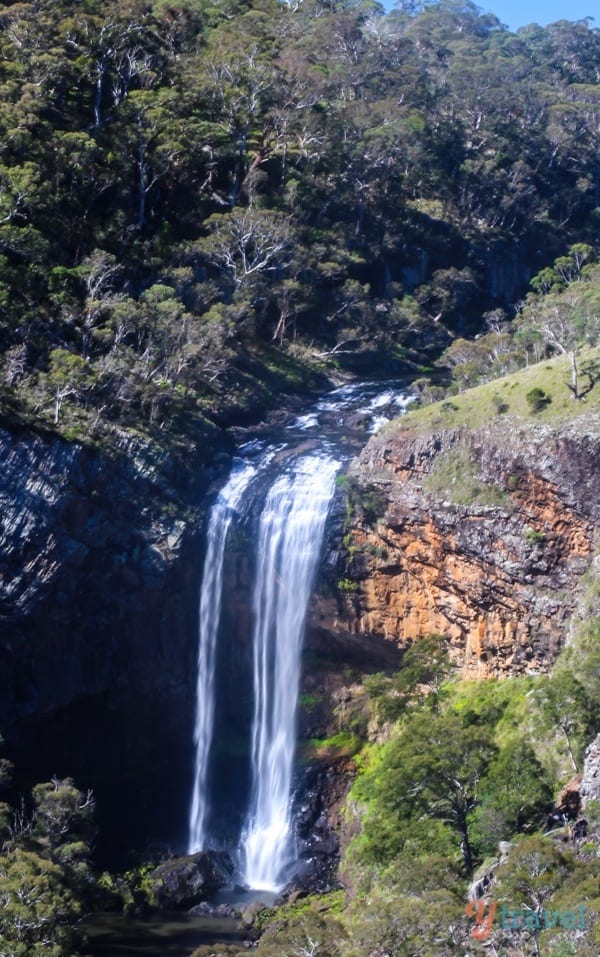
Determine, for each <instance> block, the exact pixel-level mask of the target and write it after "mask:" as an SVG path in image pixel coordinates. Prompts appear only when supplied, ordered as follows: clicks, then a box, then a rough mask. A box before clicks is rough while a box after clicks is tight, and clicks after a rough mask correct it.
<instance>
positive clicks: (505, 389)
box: [382, 348, 600, 434]
mask: <svg viewBox="0 0 600 957" xmlns="http://www.w3.org/2000/svg"><path fill="white" fill-rule="evenodd" d="M591 365H595V366H596V368H598V366H600V348H594V349H587V350H584V351H582V353H581V357H580V368H581V372H582V375H581V384H582V385H583V386H585V385H587V378H586V377H585V376H584V375H583V373H584V372H585V369H586V368H587V367H588V366H591ZM569 381H570V367H569V361H568V359H566V358H563V357H562V356H560V357H558V358H555V359H549V360H545V361H544V362H539V363H537V364H536V365H533V366H529V367H528V368H526V369H521V370H519V372H514V373H511V375H507V376H503V377H502V378H501V379H494V380H493V381H492V382H486V383H485V385H480V386H477V387H476V388H474V389H468V390H467V391H465V392H462V393H460V394H458V395H453V396H451V397H450V398H447V399H443V400H442V401H440V402H435V403H433V404H432V405H426V406H422V407H420V408H417V409H414V410H413V411H411V412H408V413H407V414H406V415H404V416H402V418H401V419H396V420H394V422H393V423H390V424H389V425H388V426H386V427H385V429H384V430H382V433H383V434H385V431H386V430H388V429H389V430H393V429H394V428H397V427H398V426H400V427H401V428H405V427H406V428H411V429H416V430H419V431H420V430H426V429H430V428H440V427H441V428H444V429H452V428H461V427H468V428H480V427H481V426H484V425H487V424H488V423H489V422H490V421H492V420H496V421H498V422H501V421H503V422H506V424H507V427H508V426H509V424H510V423H531V422H538V423H541V424H544V423H545V424H548V425H562V424H565V423H568V422H572V421H575V420H577V419H580V418H582V417H583V416H589V415H590V414H592V413H595V414H599V413H600V381H598V382H597V383H596V385H595V386H594V388H593V389H592V390H591V391H590V392H589V393H588V394H587V395H586V396H585V398H584V399H580V400H576V399H574V398H573V397H572V394H571V391H570V389H568V387H567V383H568V382H569ZM534 388H538V389H542V390H543V391H544V393H545V394H546V395H547V396H548V397H549V398H550V400H551V401H550V402H549V403H548V404H547V405H546V406H545V407H544V408H543V409H541V410H540V411H539V412H533V411H532V410H531V407H530V404H529V402H528V401H527V398H526V396H527V394H528V393H529V392H531V390H532V389H534ZM504 407H508V408H506V411H501V412H499V411H498V409H499V408H504Z"/></svg>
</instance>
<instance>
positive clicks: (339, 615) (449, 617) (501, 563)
mask: <svg viewBox="0 0 600 957" xmlns="http://www.w3.org/2000/svg"><path fill="white" fill-rule="evenodd" d="M595 425H596V423H594V422H593V421H591V420H590V419H588V420H587V424H586V425H585V426H584V425H583V424H578V423H577V422H575V423H573V424H571V425H570V426H569V427H565V428H563V429H559V430H553V429H551V428H550V427H542V426H538V425H531V424H530V425H523V426H522V427H521V428H518V429H517V428H513V427H512V426H511V428H510V430H507V431H503V429H502V425H496V424H490V426H489V427H485V428H482V429H478V430H474V431H471V430H468V429H463V430H450V431H445V430H443V429H435V428H430V429H421V430H419V431H418V430H415V429H412V428H410V427H407V426H406V425H404V424H403V423H402V421H400V422H399V423H396V424H394V425H392V426H390V427H388V428H387V429H384V430H383V431H382V432H381V433H380V434H379V435H377V436H376V437H374V438H372V439H371V440H370V441H369V443H368V444H367V445H366V447H365V449H364V451H363V452H362V454H361V455H360V456H359V457H358V459H357V460H355V462H354V464H353V466H352V468H351V472H350V474H351V479H350V481H351V483H356V486H357V488H355V490H354V492H353V494H351V495H350V498H349V502H350V505H349V510H348V512H349V513H348V516H347V518H346V523H345V529H344V530H343V533H340V534H339V535H338V539H341V541H338V543H337V544H338V546H339V547H338V551H337V552H336V551H335V546H334V550H333V551H332V553H331V554H330V562H329V571H328V574H327V580H328V584H329V591H330V593H329V594H327V593H326V592H327V588H325V589H322V593H321V595H320V597H319V598H318V600H317V601H316V602H315V605H314V608H313V616H312V633H313V641H314V642H315V644H316V645H317V646H318V645H320V646H321V648H322V649H323V648H326V647H327V643H328V641H333V642H339V641H340V640H341V639H342V637H343V636H346V638H347V641H348V642H350V643H351V642H354V643H356V642H357V641H358V642H360V645H361V647H362V649H363V656H364V657H363V660H368V656H369V652H368V649H369V645H370V643H371V642H372V643H373V646H374V647H376V648H379V647H380V646H381V642H382V640H383V641H385V642H386V643H388V644H389V645H391V646H393V647H395V648H399V649H402V648H403V647H406V646H407V645H409V644H411V643H412V642H413V641H415V640H417V639H418V638H420V637H423V636H425V635H428V634H432V633H441V634H444V635H447V636H448V639H449V641H450V643H451V647H452V649H453V652H454V656H455V658H456V660H457V661H458V662H459V663H460V664H461V666H462V669H463V673H464V675H465V676H469V677H486V676H500V675H507V674H511V675H513V674H520V673H532V672H537V671H546V670H548V669H549V667H550V666H551V664H552V662H553V661H554V659H555V657H556V655H557V653H558V651H559V649H560V647H561V645H562V644H563V643H564V641H565V637H566V632H567V628H568V622H569V618H570V615H571V613H572V611H573V609H574V607H575V604H576V601H577V595H578V586H579V583H580V581H581V577H582V575H583V573H584V572H585V570H586V569H587V568H588V566H589V563H590V560H591V557H592V554H593V549H594V540H595V535H596V530H597V527H598V521H599V519H600V503H599V501H598V495H597V487H598V477H599V475H600V439H599V437H598V431H597V429H596V432H595V434H594V433H593V431H592V430H593V428H594V426H595ZM505 428H506V427H505ZM361 500H362V501H363V502H365V501H367V502H369V501H370V502H371V503H372V505H371V511H376V512H378V514H377V515H371V516H366V515H365V511H364V508H363V509H361V508H360V505H358V507H354V506H353V504H352V503H353V501H354V502H355V503H360V501H361Z"/></svg>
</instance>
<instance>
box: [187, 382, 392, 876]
mask: <svg viewBox="0 0 600 957" xmlns="http://www.w3.org/2000/svg"><path fill="white" fill-rule="evenodd" d="M410 401H411V399H410V397H407V396H406V395H405V394H404V393H403V392H401V391H396V389H395V388H394V387H393V386H392V385H390V384H388V385H387V387H386V388H382V386H381V384H375V383H373V384H366V385H365V384H352V385H347V386H342V387H340V388H338V389H335V390H334V391H333V392H331V393H329V394H328V395H327V396H324V397H322V398H321V399H319V400H318V401H317V402H316V403H315V405H314V406H313V407H312V409H311V410H309V412H308V413H307V414H305V415H302V416H299V417H298V418H296V419H295V421H293V422H292V423H291V424H289V425H287V426H286V434H285V435H281V433H280V434H279V438H280V440H281V444H278V445H275V444H271V445H269V444H268V443H266V442H264V441H263V440H261V439H253V440H252V441H250V442H247V443H246V444H245V445H243V446H241V447H239V449H238V454H239V455H240V457H241V459H242V462H240V461H238V462H237V463H236V465H234V468H233V471H232V473H231V475H230V477H229V479H228V481H227V483H226V485H225V486H224V488H223V490H222V492H221V493H220V495H219V496H218V498H217V500H216V502H215V504H214V506H213V508H212V511H211V515H210V520H209V527H208V533H207V546H206V559H205V564H204V571H203V579H202V585H201V590H200V615H199V617H200V627H199V648H198V680H197V705H196V721H195V732H194V742H195V767H194V782H193V796H192V804H191V810H190V817H189V844H188V849H189V852H190V853H193V852H195V851H198V850H201V849H205V848H206V847H207V846H208V842H209V841H211V840H212V842H213V845H212V846H214V842H215V841H217V843H219V842H220V841H221V840H222V834H223V831H224V830H225V828H224V827H223V823H224V822H223V821H221V823H220V824H217V823H216V819H217V818H218V815H216V813H215V812H216V810H217V808H215V807H213V808H212V810H211V807H210V793H211V792H213V791H214V792H215V793H219V789H218V786H217V787H215V785H218V783H219V782H217V781H215V782H209V780H208V779H209V759H210V756H211V746H212V738H213V735H214V729H215V688H216V675H215V670H216V660H217V654H216V649H217V637H218V633H219V625H220V618H221V610H222V605H223V602H224V601H226V599H227V596H224V595H223V565H224V556H225V550H226V547H227V536H228V532H229V530H230V526H231V524H232V522H234V521H235V518H236V512H238V511H240V510H243V511H244V513H251V512H252V510H253V509H255V508H256V507H258V508H260V511H259V512H258V514H256V519H257V526H256V527H257V532H256V539H255V545H254V554H255V558H256V564H255V578H254V584H253V605H254V626H253V631H252V634H251V635H249V636H248V642H249V643H250V641H251V643H252V644H251V648H250V647H249V651H251V653H252V666H251V669H248V670H249V671H251V673H249V674H248V684H249V686H251V687H252V688H253V692H254V696H253V716H252V727H251V729H249V731H250V730H251V740H250V745H251V778H252V780H251V793H250V795H249V797H248V798H247V801H248V806H247V810H246V814H245V818H244V825H243V829H242V836H241V847H240V855H239V856H240V868H241V871H242V873H241V875H240V877H241V878H242V879H243V880H244V881H245V882H246V884H247V885H249V886H250V887H252V888H256V889H258V890H262V891H265V890H270V891H278V890H279V889H280V888H281V886H282V885H283V884H284V883H285V880H286V879H287V878H288V877H289V876H291V872H292V870H293V865H294V864H295V863H296V856H297V855H296V847H295V841H294V834H293V822H292V817H291V814H292V784H293V782H292V774H293V766H294V764H293V762H294V752H295V739H296V728H295V712H296V705H297V698H298V689H299V681H300V656H301V650H302V642H303V636H304V635H303V633H304V624H305V618H306V611H307V605H308V601H309V597H310V590H311V586H312V584H313V579H314V576H315V572H316V568H317V564H318V560H319V555H320V550H321V547H322V538H323V533H324V528H325V522H326V518H327V512H328V509H329V504H330V501H331V499H332V497H333V490H334V476H335V473H336V471H337V469H338V467H339V463H337V462H336V461H334V459H333V458H332V456H331V455H330V454H329V450H330V449H331V447H332V444H333V445H334V447H335V448H336V449H339V450H340V452H339V455H340V459H341V460H342V461H343V460H345V459H347V458H348V456H349V449H348V448H347V436H346V434H345V428H346V426H345V422H346V418H345V416H346V415H347V414H348V413H351V414H352V416H353V421H354V423H355V424H354V426H351V428H354V430H355V432H356V431H357V429H358V430H360V431H362V432H363V434H364V432H374V431H376V430H377V429H378V428H379V427H381V425H383V424H384V423H385V422H386V421H387V420H388V418H390V417H393V416H395V415H397V414H398V412H400V413H401V412H403V411H404V410H405V408H406V405H407V404H408V402H410ZM363 430H364V431H363ZM308 445H310V447H311V448H312V451H310V452H308V451H306V448H307V446H308ZM301 448H304V450H305V451H304V452H301V451H300V449H301ZM344 449H345V451H344ZM278 453H284V454H282V455H279V454H278ZM333 454H334V455H337V454H338V452H337V451H336V452H334V453H333ZM275 469H278V474H272V475H271V477H270V479H269V478H267V475H268V474H269V470H271V471H272V473H275ZM259 473H263V477H262V479H259V478H258V475H259ZM254 479H256V481H254ZM265 484H267V485H270V487H269V491H268V492H267V493H266V499H265V497H264V492H265ZM240 694H242V696H244V695H245V692H244V690H243V689H240ZM225 707H227V705H225ZM224 717H226V715H225V716H224ZM211 763H212V762H211ZM222 773H223V771H221V774H222ZM225 773H228V772H225ZM209 812H210V822H209V820H208V815H209ZM226 813H227V812H226V811H225V810H223V814H224V815H225V814H226ZM209 823H210V825H211V827H213V826H214V827H215V829H216V830H219V831H220V835H221V836H220V835H219V834H215V833H213V834H209V833H208V831H207V825H208V824H209ZM226 823H228V822H226ZM230 833H231V832H230Z"/></svg>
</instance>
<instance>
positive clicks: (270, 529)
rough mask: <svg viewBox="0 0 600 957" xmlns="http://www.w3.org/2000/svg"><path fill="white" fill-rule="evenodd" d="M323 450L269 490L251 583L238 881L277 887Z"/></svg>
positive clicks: (320, 522)
mask: <svg viewBox="0 0 600 957" xmlns="http://www.w3.org/2000/svg"><path fill="white" fill-rule="evenodd" d="M338 467H339V464H338V463H337V462H336V461H334V460H333V459H332V458H330V457H329V456H327V455H323V454H321V455H318V454H314V455H309V456H305V457H304V458H300V459H297V460H296V462H295V463H294V465H293V466H292V469H291V471H290V472H288V473H286V474H284V475H282V476H280V477H279V478H278V479H277V480H276V481H275V482H274V484H273V485H272V487H271V489H270V491H269V492H268V495H267V499H266V501H265V505H264V508H263V511H262V514H261V517H260V529H259V535H258V544H257V569H256V579H255V586H254V614H255V623H254V634H253V670H254V676H253V677H254V715H253V722H252V755H251V758H252V794H251V801H250V810H249V814H248V817H247V819H246V825H245V828H244V833H243V836H242V862H243V876H244V880H245V882H246V883H247V884H248V885H249V886H250V887H254V888H259V889H263V890H278V889H279V888H280V887H281V883H282V879H283V877H284V874H285V872H286V869H287V868H288V867H289V865H290V864H292V863H293V861H294V858H295V848H294V842H293V834H292V821H291V785H292V770H293V760H294V752H295V738H296V729H295V715H296V704H297V699H298V687H299V681H300V658H301V651H302V640H303V633H304V623H305V619H306V611H307V605H308V600H309V597H310V590H311V587H312V584H313V579H314V575H315V572H316V568H317V564H318V560H319V554H320V549H321V544H322V539H323V533H324V528H325V521H326V518H327V513H328V509H329V504H330V501H331V498H332V496H333V491H334V477H335V473H336V471H337V469H338Z"/></svg>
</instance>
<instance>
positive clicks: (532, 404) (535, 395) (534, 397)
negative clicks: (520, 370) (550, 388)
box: [525, 386, 552, 415]
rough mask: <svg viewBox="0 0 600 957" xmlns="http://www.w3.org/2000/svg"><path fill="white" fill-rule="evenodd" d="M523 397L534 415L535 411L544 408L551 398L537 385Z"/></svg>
mask: <svg viewBox="0 0 600 957" xmlns="http://www.w3.org/2000/svg"><path fill="white" fill-rule="evenodd" d="M525 398H526V399H527V405H528V406H529V408H530V410H531V411H532V412H533V413H534V415H535V413H536V412H541V411H542V409H545V408H546V406H547V405H548V404H549V403H550V402H551V401H552V399H551V398H550V397H549V396H547V395H546V393H545V392H544V390H543V389H539V388H538V387H537V386H536V387H535V388H534V389H531V390H530V391H529V392H528V393H527V395H526V396H525Z"/></svg>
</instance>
